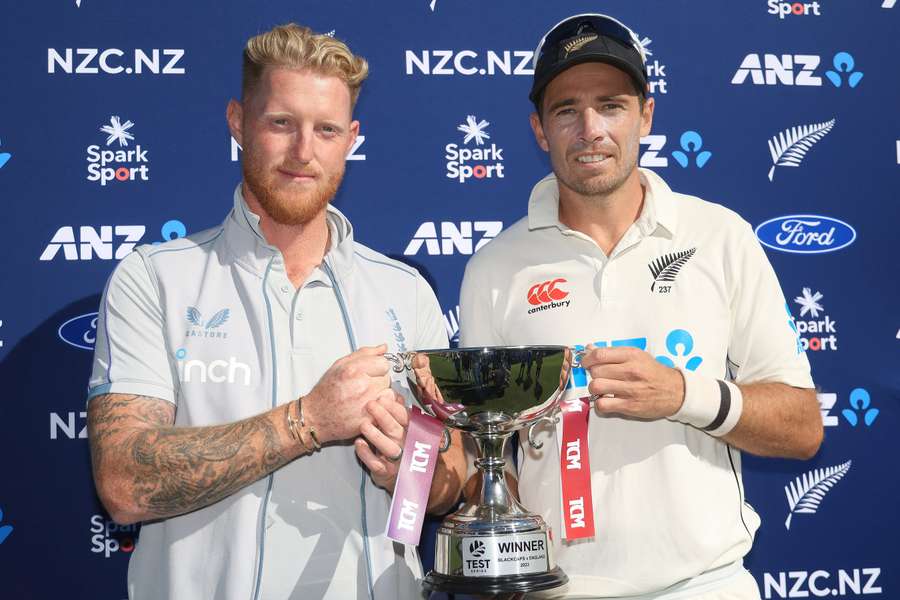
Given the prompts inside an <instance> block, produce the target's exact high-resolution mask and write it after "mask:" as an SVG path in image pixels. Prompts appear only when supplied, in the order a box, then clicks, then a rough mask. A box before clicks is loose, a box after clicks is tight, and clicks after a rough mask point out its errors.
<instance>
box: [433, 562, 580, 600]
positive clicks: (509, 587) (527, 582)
mask: <svg viewBox="0 0 900 600" xmlns="http://www.w3.org/2000/svg"><path fill="white" fill-rule="evenodd" d="M568 581H569V578H568V577H567V576H566V574H565V573H563V572H562V569H560V568H559V567H556V568H554V569H553V570H552V571H547V572H544V573H531V574H529V575H503V576H500V577H462V576H458V575H442V574H440V573H437V572H435V571H431V572H429V573H428V575H426V576H425V579H424V580H423V582H422V586H423V587H424V588H425V591H426V592H428V593H432V592H443V593H446V594H472V595H485V594H502V593H528V592H539V591H541V590H550V589H553V588H555V587H559V586H561V585H564V584H566V583H567V582H568Z"/></svg>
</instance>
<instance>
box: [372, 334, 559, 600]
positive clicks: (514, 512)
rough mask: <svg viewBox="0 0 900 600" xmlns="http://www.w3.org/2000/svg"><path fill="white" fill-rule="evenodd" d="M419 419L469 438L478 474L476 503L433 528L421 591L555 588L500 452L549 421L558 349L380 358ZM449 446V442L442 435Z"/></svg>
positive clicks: (537, 521)
mask: <svg viewBox="0 0 900 600" xmlns="http://www.w3.org/2000/svg"><path fill="white" fill-rule="evenodd" d="M387 358H389V359H390V360H391V361H392V362H393V363H394V370H395V371H396V372H398V373H400V372H404V371H405V372H406V376H407V379H408V383H409V388H410V390H411V391H412V394H413V396H414V397H415V399H416V400H417V402H418V404H419V405H420V407H421V408H422V410H423V411H425V412H426V413H427V414H429V415H432V416H434V417H436V418H438V419H439V420H440V421H441V422H443V423H444V426H445V427H446V428H452V429H458V430H460V431H463V432H465V433H467V434H468V435H470V436H471V437H472V439H473V440H474V442H475V446H476V448H477V450H478V458H477V459H476V460H475V466H476V467H477V468H478V470H479V471H480V475H481V483H482V485H481V491H480V495H479V497H478V501H477V502H472V501H469V502H467V503H466V504H465V505H463V506H462V508H460V509H459V510H457V511H456V512H455V513H453V514H451V515H449V516H448V517H447V518H445V519H444V521H443V523H441V526H440V528H439V529H438V531H437V539H436V547H435V561H434V562H435V564H434V570H433V571H431V572H430V573H428V575H427V576H426V577H425V582H424V583H425V588H426V589H427V590H428V591H434V592H447V593H461V594H497V593H504V592H534V591H539V590H546V589H551V588H555V587H557V586H560V585H563V584H565V583H566V582H567V581H568V577H567V576H566V574H565V573H563V572H562V570H561V569H560V568H559V567H558V566H556V562H555V561H554V558H553V551H552V544H551V539H550V533H549V529H548V527H547V524H546V523H545V522H544V520H543V519H542V518H541V517H540V516H539V515H536V514H534V513H531V512H528V511H527V510H526V509H525V508H524V507H523V506H522V505H521V504H520V503H519V502H518V501H517V500H516V498H515V497H513V496H512V495H511V494H510V492H509V489H508V487H507V484H506V479H505V476H504V466H505V464H506V460H505V459H504V449H505V447H506V443H507V440H509V438H510V437H511V436H512V435H513V434H514V433H515V432H516V431H518V430H520V429H523V428H526V427H527V428H528V441H529V443H530V444H531V445H532V446H533V447H534V448H540V447H541V444H539V443H537V442H535V440H534V438H533V435H532V433H533V430H534V428H535V426H537V425H538V424H540V423H541V422H542V421H551V422H554V423H555V422H556V419H557V418H558V417H557V413H558V412H559V401H560V396H561V394H562V391H563V389H565V386H566V382H567V381H568V378H569V369H570V367H571V363H572V358H573V354H572V351H571V350H570V349H569V348H566V347H565V346H516V347H483V348H457V349H450V350H423V351H418V352H406V353H402V354H396V355H387ZM445 439H447V440H449V436H445Z"/></svg>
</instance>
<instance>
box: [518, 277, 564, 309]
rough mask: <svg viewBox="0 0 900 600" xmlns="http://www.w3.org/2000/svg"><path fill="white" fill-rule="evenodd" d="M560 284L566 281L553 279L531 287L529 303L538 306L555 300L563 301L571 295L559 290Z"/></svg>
mask: <svg viewBox="0 0 900 600" xmlns="http://www.w3.org/2000/svg"><path fill="white" fill-rule="evenodd" d="M560 283H566V280H565V279H562V278H558V279H552V280H550V281H545V282H543V283H538V284H535V285H533V286H531V288H529V290H528V303H529V304H533V305H535V306H538V305H540V304H546V303H547V302H552V301H553V300H562V299H563V298H565V297H566V296H568V295H569V292H566V291H564V290H560V289H557V287H556V286H557V285H558V284H560Z"/></svg>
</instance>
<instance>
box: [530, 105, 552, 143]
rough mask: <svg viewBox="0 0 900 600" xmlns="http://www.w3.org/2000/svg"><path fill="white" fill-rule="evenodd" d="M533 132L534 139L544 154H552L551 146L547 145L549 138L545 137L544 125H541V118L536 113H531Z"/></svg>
mask: <svg viewBox="0 0 900 600" xmlns="http://www.w3.org/2000/svg"><path fill="white" fill-rule="evenodd" d="M530 120H531V130H532V131H533V132H534V139H536V140H537V143H538V146H540V147H541V149H542V150H543V151H544V152H550V144H548V143H547V137H546V136H545V135H544V125H543V124H542V123H541V119H540V117H538V114H537V113H536V112H533V113H531V117H530Z"/></svg>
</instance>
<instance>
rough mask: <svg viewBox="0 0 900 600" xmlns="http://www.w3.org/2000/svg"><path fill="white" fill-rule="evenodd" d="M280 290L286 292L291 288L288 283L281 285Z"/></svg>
mask: <svg viewBox="0 0 900 600" xmlns="http://www.w3.org/2000/svg"><path fill="white" fill-rule="evenodd" d="M281 291H282V292H284V293H285V294H287V293H288V292H289V291H291V288H290V286H288V285H283V286H281Z"/></svg>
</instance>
